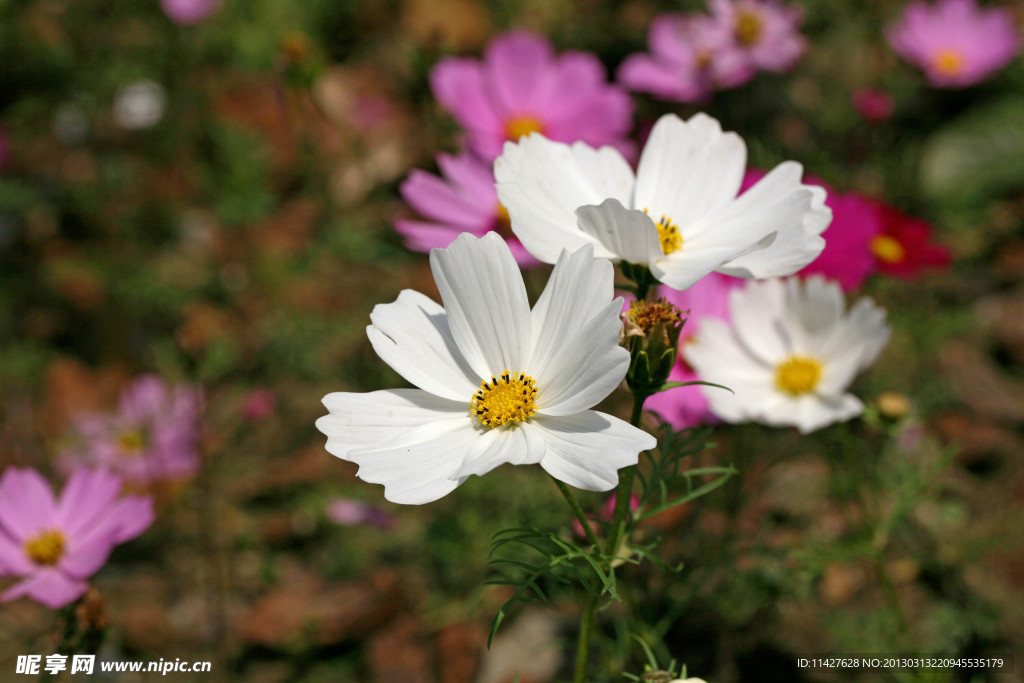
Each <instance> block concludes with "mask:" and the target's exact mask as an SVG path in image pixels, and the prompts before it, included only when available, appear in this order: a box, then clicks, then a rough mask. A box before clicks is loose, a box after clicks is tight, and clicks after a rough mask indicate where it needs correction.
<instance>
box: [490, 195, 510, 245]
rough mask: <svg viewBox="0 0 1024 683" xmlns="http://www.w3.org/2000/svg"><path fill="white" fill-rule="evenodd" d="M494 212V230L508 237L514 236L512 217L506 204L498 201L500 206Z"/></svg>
mask: <svg viewBox="0 0 1024 683" xmlns="http://www.w3.org/2000/svg"><path fill="white" fill-rule="evenodd" d="M494 213H495V221H494V232H496V233H498V234H499V235H501V236H502V237H504V238H506V239H507V238H509V237H512V218H511V217H510V216H509V215H508V209H506V208H505V205H504V204H502V203H501V202H498V208H497V209H495V211H494Z"/></svg>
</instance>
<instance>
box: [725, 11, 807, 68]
mask: <svg viewBox="0 0 1024 683" xmlns="http://www.w3.org/2000/svg"><path fill="white" fill-rule="evenodd" d="M708 4H709V7H710V9H711V15H712V21H711V22H710V24H709V25H708V28H707V29H706V30H708V31H709V32H712V33H714V34H715V35H716V37H714V38H712V39H713V40H715V41H716V42H718V43H719V44H721V45H727V44H730V43H731V45H732V46H733V47H734V48H735V49H736V50H738V51H739V52H740V54H741V55H742V57H743V59H745V60H746V61H747V62H748V64H749V66H750V67H751V68H753V69H758V70H763V71H777V72H783V71H788V70H789V69H790V68H791V67H792V66H793V65H794V64H795V63H796V61H797V60H798V59H800V56H801V55H803V53H804V50H805V49H807V40H806V39H805V38H804V37H803V36H802V35H800V33H799V31H798V28H799V26H800V24H801V22H803V17H804V15H803V8H801V7H800V6H799V5H791V6H783V5H781V4H779V3H778V2H776V1H775V0H709V2H708Z"/></svg>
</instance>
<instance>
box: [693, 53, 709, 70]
mask: <svg viewBox="0 0 1024 683" xmlns="http://www.w3.org/2000/svg"><path fill="white" fill-rule="evenodd" d="M711 59H712V57H711V50H698V51H697V55H696V57H694V61H695V62H696V64H697V69H698V70H699V71H704V70H706V69H707V68H708V67H709V66H711Z"/></svg>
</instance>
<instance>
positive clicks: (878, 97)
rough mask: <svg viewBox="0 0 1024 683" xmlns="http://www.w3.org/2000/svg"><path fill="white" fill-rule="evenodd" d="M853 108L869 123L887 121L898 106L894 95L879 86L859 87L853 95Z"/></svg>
mask: <svg viewBox="0 0 1024 683" xmlns="http://www.w3.org/2000/svg"><path fill="white" fill-rule="evenodd" d="M851 99H852V100H853V108H854V109H856V110H857V113H858V114H860V117H861V118H862V119H864V121H866V122H867V123H885V122H886V121H888V120H889V119H890V118H891V117H892V112H893V110H894V109H895V108H896V105H895V103H894V102H893V101H892V95H890V94H889V93H888V92H886V91H885V90H881V89H877V88H858V89H857V90H854V91H853V94H852V95H851Z"/></svg>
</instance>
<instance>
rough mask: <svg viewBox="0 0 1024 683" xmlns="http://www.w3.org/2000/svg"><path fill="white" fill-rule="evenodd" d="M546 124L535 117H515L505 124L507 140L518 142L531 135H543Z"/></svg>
mask: <svg viewBox="0 0 1024 683" xmlns="http://www.w3.org/2000/svg"><path fill="white" fill-rule="evenodd" d="M543 132H544V124H542V123H541V122H540V119H538V118H536V117H534V116H513V117H512V118H510V119H509V120H508V122H507V123H506V124H505V138H506V139H508V140H512V141H513V142H517V141H518V140H519V138H521V137H523V136H524V135H529V134H530V133H543Z"/></svg>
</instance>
